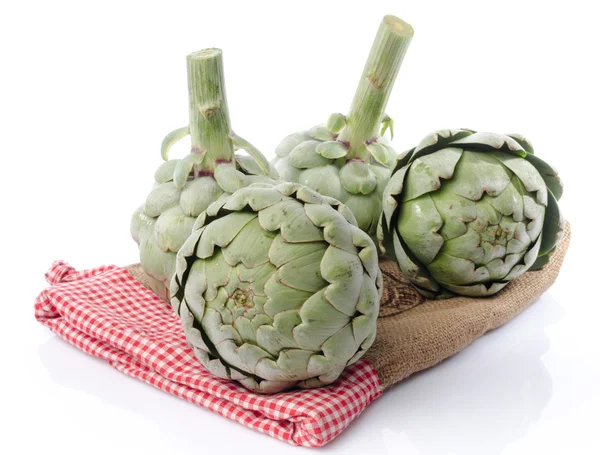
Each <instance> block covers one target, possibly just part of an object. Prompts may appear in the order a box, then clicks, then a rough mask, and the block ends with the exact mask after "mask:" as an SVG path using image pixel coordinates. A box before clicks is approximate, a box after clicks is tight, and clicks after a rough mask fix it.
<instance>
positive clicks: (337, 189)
mask: <svg viewBox="0 0 600 455" xmlns="http://www.w3.org/2000/svg"><path fill="white" fill-rule="evenodd" d="M298 183H300V184H301V185H305V186H307V187H309V188H312V189H313V190H315V191H317V192H319V193H320V194H322V195H324V196H329V197H332V198H334V199H337V200H338V201H343V200H344V199H345V197H344V195H345V194H347V193H346V190H345V189H344V187H343V186H342V183H341V182H340V177H339V170H338V168H337V167H336V166H333V165H327V166H321V167H316V168H314V169H305V170H304V171H302V172H301V173H300V176H299V179H298Z"/></svg>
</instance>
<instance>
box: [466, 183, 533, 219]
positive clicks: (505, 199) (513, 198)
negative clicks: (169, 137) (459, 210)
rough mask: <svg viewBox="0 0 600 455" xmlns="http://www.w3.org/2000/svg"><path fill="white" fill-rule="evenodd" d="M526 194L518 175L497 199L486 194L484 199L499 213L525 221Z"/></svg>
mask: <svg viewBox="0 0 600 455" xmlns="http://www.w3.org/2000/svg"><path fill="white" fill-rule="evenodd" d="M524 193H525V188H524V187H523V184H522V182H521V180H520V179H519V178H518V177H517V176H516V175H513V176H512V178H511V181H510V184H509V185H508V186H507V187H506V188H505V189H504V191H502V192H501V193H500V194H498V195H497V196H495V197H492V196H489V195H487V194H486V195H484V199H485V200H486V202H487V203H488V204H490V205H491V206H492V207H494V209H495V210H496V211H497V212H498V213H501V214H502V215H504V216H510V217H512V218H513V219H514V220H515V221H524V220H525V213H524V201H523V194H524ZM469 221H471V220H469Z"/></svg>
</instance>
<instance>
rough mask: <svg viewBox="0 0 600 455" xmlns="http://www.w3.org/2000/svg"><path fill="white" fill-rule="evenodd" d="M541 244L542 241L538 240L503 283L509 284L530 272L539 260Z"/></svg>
mask: <svg viewBox="0 0 600 455" xmlns="http://www.w3.org/2000/svg"><path fill="white" fill-rule="evenodd" d="M541 244H542V239H541V238H539V239H537V241H536V242H535V244H534V245H533V247H532V248H531V249H530V250H529V251H527V253H525V255H524V256H523V260H522V261H520V262H519V263H518V264H517V265H515V266H514V267H513V269H512V270H511V271H510V273H509V274H508V275H506V276H505V277H504V279H503V280H502V281H506V282H508V281H511V280H514V279H515V278H518V277H520V276H521V275H523V274H524V273H525V272H526V271H527V270H529V269H530V268H531V266H532V265H533V264H534V263H535V261H536V259H537V258H538V254H539V252H540V246H541Z"/></svg>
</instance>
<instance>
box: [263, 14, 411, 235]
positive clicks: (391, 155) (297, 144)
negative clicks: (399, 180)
mask: <svg viewBox="0 0 600 455" xmlns="http://www.w3.org/2000/svg"><path fill="white" fill-rule="evenodd" d="M412 36H413V29H412V27H411V26H410V25H409V24H407V23H406V22H404V21H402V20H400V19H398V18H397V17H394V16H386V17H385V18H384V19H383V21H382V23H381V26H380V27H379V31H378V33H377V36H376V38H375V42H374V44H373V47H372V49H371V53H370V54H369V58H368V60H367V63H366V65H365V68H364V71H363V74H362V76H361V80H360V83H359V85H358V88H357V90H356V94H355V96H354V100H353V101H352V105H351V107H350V112H349V114H348V116H347V117H346V116H344V115H342V114H333V115H331V116H330V117H329V120H328V122H327V124H326V125H318V126H316V127H314V128H311V129H310V130H308V131H301V132H297V133H294V134H291V135H289V136H287V137H286V138H285V139H283V141H282V142H281V143H280V144H279V145H278V147H277V149H276V150H275V154H276V157H275V160H274V161H273V164H274V165H275V167H276V168H277V170H278V171H279V173H280V175H281V177H282V178H283V179H284V180H287V181H291V182H298V183H301V184H303V185H306V186H308V187H310V188H312V189H314V190H316V191H318V192H319V193H321V194H323V195H325V196H329V197H333V198H335V199H337V200H339V201H340V202H342V203H344V204H345V205H346V206H348V208H349V209H350V210H351V211H352V213H353V214H354V216H355V217H356V220H357V222H358V227H360V228H361V229H362V230H364V231H365V232H367V233H368V234H369V235H371V236H373V237H374V236H375V234H376V230H377V222H378V220H379V216H380V214H381V198H382V194H383V189H384V188H385V185H386V183H387V181H388V179H389V177H390V172H391V167H393V165H394V162H395V158H396V153H395V152H394V150H393V149H392V148H391V146H390V144H389V143H388V142H387V140H386V139H384V138H383V137H382V136H383V134H384V132H385V131H386V129H387V128H388V127H389V128H390V131H391V132H392V134H393V122H392V121H391V119H389V117H387V116H386V115H385V107H386V104H387V101H388V98H389V95H390V93H391V90H392V87H393V84H394V81H395V79H396V76H397V74H398V70H399V69H400V65H401V64H402V60H403V59H404V55H405V53H406V51H407V49H408V45H409V43H410V41H411V39H412ZM380 125H383V127H382V128H381V131H380V130H379V128H380Z"/></svg>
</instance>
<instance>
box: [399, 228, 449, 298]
mask: <svg viewBox="0 0 600 455" xmlns="http://www.w3.org/2000/svg"><path fill="white" fill-rule="evenodd" d="M392 240H393V245H394V248H393V250H394V252H395V255H396V260H397V261H398V266H399V267H400V270H401V271H402V274H403V275H404V276H406V278H408V279H409V280H410V281H411V282H412V283H413V284H414V285H415V286H417V287H418V288H422V289H424V290H427V291H431V292H432V293H433V292H436V293H437V292H438V291H439V290H440V286H439V285H438V283H437V282H436V281H435V280H434V279H433V277H432V276H431V275H430V273H429V272H428V271H427V269H426V268H425V267H424V266H423V265H422V264H420V263H419V262H418V260H416V258H414V257H413V256H412V254H411V253H410V250H409V249H408V248H407V247H406V246H405V245H404V244H403V242H402V241H401V240H400V237H399V236H398V233H397V232H395V231H394V232H393V233H392Z"/></svg>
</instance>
